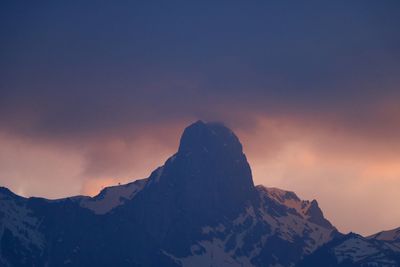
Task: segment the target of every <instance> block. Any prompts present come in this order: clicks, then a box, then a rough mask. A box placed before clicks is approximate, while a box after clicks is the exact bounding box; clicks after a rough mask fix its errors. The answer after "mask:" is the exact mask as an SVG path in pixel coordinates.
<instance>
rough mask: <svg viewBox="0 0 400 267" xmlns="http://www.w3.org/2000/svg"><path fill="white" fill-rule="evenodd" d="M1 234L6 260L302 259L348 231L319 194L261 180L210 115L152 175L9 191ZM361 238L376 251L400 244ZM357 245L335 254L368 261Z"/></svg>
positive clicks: (219, 262)
mask: <svg viewBox="0 0 400 267" xmlns="http://www.w3.org/2000/svg"><path fill="white" fill-rule="evenodd" d="M0 231H1V232H0V266H167V267H168V266H195V267H196V266H295V264H296V263H298V262H299V261H300V260H301V259H302V258H303V257H304V256H307V255H310V254H311V253H313V252H314V251H316V253H317V252H318V251H319V249H318V248H319V247H321V246H322V245H324V244H325V243H327V242H328V244H330V243H331V242H333V241H331V240H332V239H333V240H336V239H337V238H340V237H342V235H341V234H340V233H338V232H337V230H336V229H335V228H334V227H333V226H332V224H331V223H330V222H329V221H328V220H326V219H325V218H324V216H323V213H322V211H321V209H320V208H319V207H318V203H317V201H315V200H313V201H304V200H301V199H299V198H298V197H297V195H296V194H295V193H293V192H289V191H285V190H281V189H277V188H267V187H264V186H254V184H253V180H252V175H251V169H250V166H249V164H248V162H247V159H246V156H245V155H244V153H243V151H242V145H241V144H240V142H239V140H238V138H237V137H236V135H235V134H234V133H233V132H232V131H231V130H229V129H228V128H226V127H225V126H223V125H221V124H216V123H204V122H202V121H198V122H196V123H194V124H192V125H190V126H189V127H187V128H186V129H185V131H184V133H183V135H182V138H181V141H180V145H179V149H178V152H177V153H176V154H174V155H173V156H172V157H170V158H169V159H168V160H167V161H166V162H165V164H164V165H163V166H161V167H159V168H157V169H156V170H155V171H153V172H152V173H151V175H150V176H149V177H148V178H147V179H142V180H137V181H134V182H132V183H129V184H126V185H119V186H112V187H107V188H105V189H104V190H102V191H101V192H100V194H99V195H97V196H95V197H93V198H91V197H85V196H77V197H71V198H64V199H59V200H46V199H42V198H22V197H19V196H17V195H14V194H13V193H11V192H10V191H9V190H7V189H0ZM386 235H387V234H385V235H382V236H386ZM391 236H395V235H391ZM360 238H361V237H360ZM393 238H394V237H393ZM335 242H337V241H335ZM349 242H350V241H349ZM359 242H361V241H359ZM362 242H364V243H366V244H369V243H370V242H371V244H372V245H371V246H372V247H371V248H370V247H369V246H367V245H365V246H363V249H364V247H368V252H370V251H372V249H375V250H377V249H383V248H385V249H386V248H387V249H392V247H395V245H396V244H394V243H393V244H392V243H391V244H388V247H386V245H385V246H384V247H377V245H375V242H377V243H376V244H383V243H384V242H386V241H381V240H377V238H372V239H362ZM362 242H361V243H362ZM361 243H360V244H361ZM386 243H388V242H386ZM386 243H385V244H386ZM335 244H337V243H335ZM354 244H358V243H357V242H350V243H345V244H344V246H338V247H337V248H336V246H335V247H334V255H336V256H335V257H336V258H338V259H339V258H340V259H342V258H343V259H345V258H346V257H347V254H348V257H350V258H352V259H353V258H354V259H355V258H357V259H358V258H360V255H361V254H360V253H358V252H354V251H353V249H352V248H353V247H354V246H355V245H354ZM389 245H390V246H391V247H390V246H389ZM323 247H325V246H323ZM347 247H351V248H350V250H349V251H347V250H346V248H347ZM375 250H374V251H375ZM357 253H358V254H357ZM314 254H315V253H313V254H312V255H311V256H313V255H314ZM385 255H386V254H385ZM311 256H310V257H311ZM308 266H324V265H308Z"/></svg>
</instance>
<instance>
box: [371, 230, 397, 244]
mask: <svg viewBox="0 0 400 267" xmlns="http://www.w3.org/2000/svg"><path fill="white" fill-rule="evenodd" d="M367 238H369V239H377V240H383V241H390V242H398V243H400V227H399V228H396V229H392V230H388V231H382V232H379V233H376V234H374V235H371V236H369V237H367Z"/></svg>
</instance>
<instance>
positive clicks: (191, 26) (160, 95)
mask: <svg viewBox="0 0 400 267" xmlns="http://www.w3.org/2000/svg"><path fill="white" fill-rule="evenodd" d="M189 2H190V3H189ZM399 14H400V2H399V1H395V0H393V1H389V0H383V1H306V2H303V1H226V2H224V1H218V3H217V1H211V2H207V1H201V3H200V1H199V3H193V1H180V2H175V1H163V2H161V1H160V2H152V1H119V2H118V4H116V2H114V1H92V2H91V1H84V2H83V1H47V2H46V1H40V2H36V1H26V3H23V1H2V3H1V4H0V34H1V42H0V185H1V186H6V187H8V188H10V189H11V190H13V191H14V192H15V193H17V194H21V195H24V196H42V197H48V198H59V197H65V196H70V195H76V194H89V195H95V194H96V193H97V192H98V191H99V190H101V188H102V187H103V186H107V185H115V184H118V183H126V182H129V181H132V180H135V179H138V178H144V177H147V176H148V175H149V174H150V172H151V171H152V170H154V169H155V168H156V167H157V166H159V165H162V164H163V162H164V161H165V160H166V159H167V158H168V157H169V156H170V155H171V154H172V153H174V152H175V151H176V150H177V146H178V142H179V137H180V134H181V133H182V130H183V129H184V127H185V126H187V125H188V124H190V123H192V122H194V121H196V120H198V119H202V120H205V121H221V122H224V123H225V124H226V125H227V126H228V127H230V128H232V129H233V130H234V131H235V132H236V133H237V135H238V136H239V138H240V140H241V142H242V144H243V146H244V151H245V153H246V155H247V157H248V159H249V161H250V164H251V166H252V170H253V176H254V180H255V183H256V184H263V185H265V186H268V187H279V188H282V189H288V190H292V191H295V192H296V193H297V194H298V195H299V196H300V197H301V198H304V199H314V198H315V199H317V200H318V202H319V204H320V206H321V208H322V210H323V211H324V213H325V215H326V216H327V218H328V219H329V220H330V221H331V222H332V223H333V224H334V225H335V226H337V227H338V229H339V230H340V231H343V232H348V231H356V232H359V233H361V234H372V233H374V232H377V231H380V230H384V229H391V228H395V227H399V226H400V208H399V207H400V88H399V85H400V15H399ZM227 186H228V185H227Z"/></svg>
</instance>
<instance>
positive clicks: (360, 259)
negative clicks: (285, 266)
mask: <svg viewBox="0 0 400 267" xmlns="http://www.w3.org/2000/svg"><path fill="white" fill-rule="evenodd" d="M378 236H379V235H378ZM297 266H298V267H309V266H337V267H344V266H346V267H366V266H379V267H398V266H400V246H399V245H398V244H395V243H392V242H388V241H383V240H379V239H377V238H371V237H369V238H365V237H362V236H360V235H357V234H354V233H350V234H348V235H345V236H341V237H337V238H335V239H334V240H332V241H330V242H328V243H327V244H325V245H324V246H322V247H321V248H319V249H317V250H316V251H315V252H314V253H312V254H311V255H309V256H307V257H305V259H304V260H302V261H301V262H300V263H299V264H298V265H297Z"/></svg>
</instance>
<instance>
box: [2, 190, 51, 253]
mask: <svg viewBox="0 0 400 267" xmlns="http://www.w3.org/2000/svg"><path fill="white" fill-rule="evenodd" d="M39 227H40V221H39V220H38V219H37V218H36V217H35V216H34V214H33V211H32V210H30V209H29V208H28V207H26V199H24V198H21V197H18V198H15V197H12V196H10V195H8V194H5V193H4V192H0V237H2V236H3V234H4V232H5V231H6V230H9V231H11V233H12V235H13V236H14V237H15V238H18V239H19V240H20V241H21V243H22V244H23V245H24V246H25V247H30V246H31V245H33V246H35V247H37V248H39V249H43V248H44V246H45V239H44V236H43V235H42V234H41V232H40V231H39Z"/></svg>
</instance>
